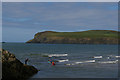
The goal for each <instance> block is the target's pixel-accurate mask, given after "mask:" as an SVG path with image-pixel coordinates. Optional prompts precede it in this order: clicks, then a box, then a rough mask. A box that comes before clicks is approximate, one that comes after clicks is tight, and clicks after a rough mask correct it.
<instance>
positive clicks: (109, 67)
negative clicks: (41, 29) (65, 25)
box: [2, 43, 120, 78]
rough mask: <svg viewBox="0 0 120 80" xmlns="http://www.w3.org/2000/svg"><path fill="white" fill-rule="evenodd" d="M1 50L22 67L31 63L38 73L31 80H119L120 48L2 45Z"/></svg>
mask: <svg viewBox="0 0 120 80" xmlns="http://www.w3.org/2000/svg"><path fill="white" fill-rule="evenodd" d="M2 48H3V49H5V50H8V51H9V52H11V53H13V54H15V56H16V57H17V58H18V59H19V60H20V61H21V62H23V63H25V59H26V58H28V59H29V61H28V65H32V66H34V67H36V68H37V69H38V70H39V72H38V73H37V74H35V75H33V76H32V77H31V78H117V77H118V59H119V58H120V56H118V45H103V44H94V45H93V44H39V43H3V44H2ZM48 60H52V61H54V62H55V66H53V65H52V64H51V63H48Z"/></svg>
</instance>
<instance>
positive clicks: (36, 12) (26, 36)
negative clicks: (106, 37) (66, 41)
mask: <svg viewBox="0 0 120 80" xmlns="http://www.w3.org/2000/svg"><path fill="white" fill-rule="evenodd" d="M117 18H118V3H117V2H86V3H85V2H3V3H2V40H3V41H5V42H26V41H28V40H30V39H32V38H33V37H34V35H35V33H37V32H42V31H58V32H76V31H85V30H118V19H117Z"/></svg>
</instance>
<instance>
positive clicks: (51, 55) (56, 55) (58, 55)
mask: <svg viewBox="0 0 120 80" xmlns="http://www.w3.org/2000/svg"><path fill="white" fill-rule="evenodd" d="M48 56H49V57H53V56H55V57H60V56H68V54H50V55H48Z"/></svg>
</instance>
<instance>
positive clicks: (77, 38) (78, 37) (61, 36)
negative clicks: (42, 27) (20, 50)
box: [26, 30, 119, 44]
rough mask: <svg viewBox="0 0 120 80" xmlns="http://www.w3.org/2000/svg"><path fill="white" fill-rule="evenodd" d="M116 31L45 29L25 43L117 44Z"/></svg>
mask: <svg viewBox="0 0 120 80" xmlns="http://www.w3.org/2000/svg"><path fill="white" fill-rule="evenodd" d="M118 33H119V32H117V31H112V30H89V31H82V32H54V31H45V32H38V33H37V34H35V36H34V39H32V40H29V41H27V42H26V43H50V44H118Z"/></svg>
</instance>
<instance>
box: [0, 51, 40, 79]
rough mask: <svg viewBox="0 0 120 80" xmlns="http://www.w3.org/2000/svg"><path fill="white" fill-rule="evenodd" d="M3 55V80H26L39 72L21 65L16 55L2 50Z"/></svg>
mask: <svg viewBox="0 0 120 80" xmlns="http://www.w3.org/2000/svg"><path fill="white" fill-rule="evenodd" d="M0 51H1V53H2V79H3V80H12V79H15V80H26V79H28V78H29V77H30V76H32V75H34V74H35V73H37V72H38V70H37V69H36V68H35V67H33V66H29V65H25V64H23V63H21V62H20V61H19V60H18V59H17V58H16V57H15V55H14V54H12V53H10V52H8V51H6V50H4V49H1V50H0Z"/></svg>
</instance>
